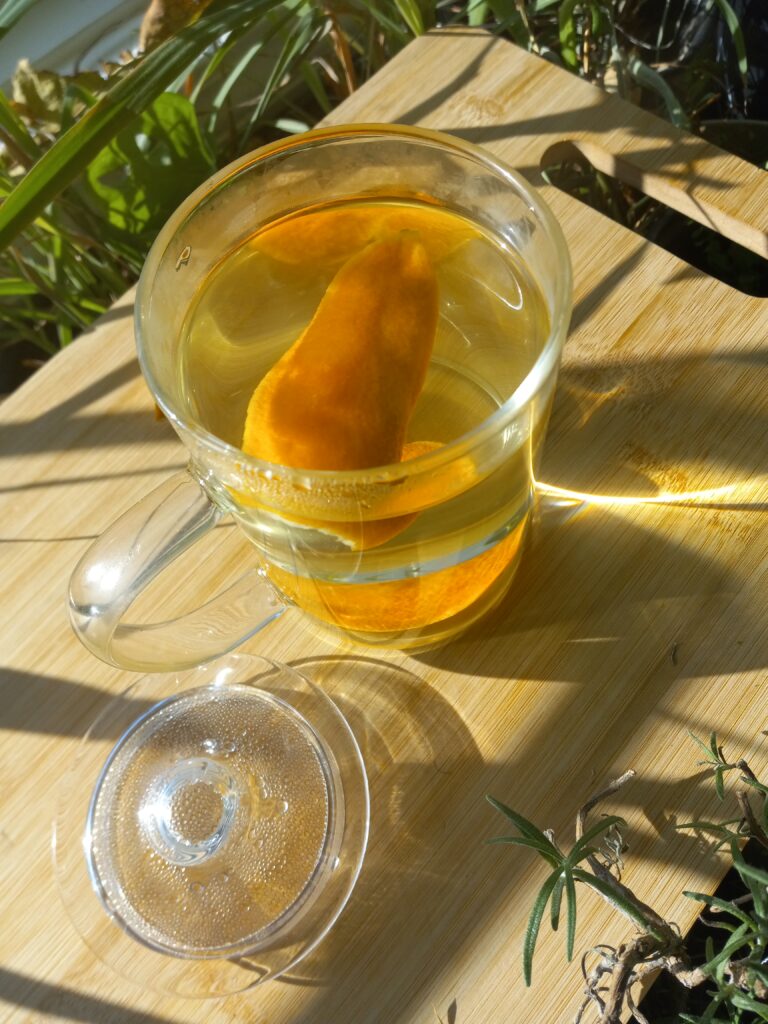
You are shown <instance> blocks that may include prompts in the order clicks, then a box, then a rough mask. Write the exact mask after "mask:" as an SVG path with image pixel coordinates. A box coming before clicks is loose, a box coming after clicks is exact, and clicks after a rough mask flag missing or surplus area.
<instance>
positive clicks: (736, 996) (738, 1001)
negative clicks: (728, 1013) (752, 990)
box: [730, 989, 768, 1020]
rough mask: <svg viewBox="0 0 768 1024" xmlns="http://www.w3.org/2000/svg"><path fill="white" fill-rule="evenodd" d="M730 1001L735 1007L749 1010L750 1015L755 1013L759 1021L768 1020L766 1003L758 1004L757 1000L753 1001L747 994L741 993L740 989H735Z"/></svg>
mask: <svg viewBox="0 0 768 1024" xmlns="http://www.w3.org/2000/svg"><path fill="white" fill-rule="evenodd" d="M730 1001H731V1003H732V1004H733V1005H734V1006H738V1008H739V1009H740V1010H749V1011H750V1013H754V1014H755V1015H756V1016H757V1017H758V1019H759V1020H768V1006H766V1004H765V1003H760V1002H758V1000H757V999H753V998H752V996H750V995H747V993H746V992H739V990H738V989H734V990H733V991H732V992H731V995H730Z"/></svg>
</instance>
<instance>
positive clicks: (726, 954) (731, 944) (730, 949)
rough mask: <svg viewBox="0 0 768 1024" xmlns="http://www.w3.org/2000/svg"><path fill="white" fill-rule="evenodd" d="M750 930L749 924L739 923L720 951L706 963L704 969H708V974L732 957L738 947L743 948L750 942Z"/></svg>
mask: <svg viewBox="0 0 768 1024" xmlns="http://www.w3.org/2000/svg"><path fill="white" fill-rule="evenodd" d="M749 932H750V929H749V928H748V927H747V925H745V924H741V925H739V927H738V928H737V929H736V931H735V932H734V933H733V935H732V936H731V937H730V939H728V941H727V942H726V944H725V945H724V946H723V948H722V949H721V950H720V952H719V953H716V954H715V955H714V956H713V957H711V958H710V959H709V960H708V961H707V963H705V964H704V966H703V967H702V970H703V971H706V972H707V974H713V973H714V972H715V971H716V969H717V968H718V967H719V966H720V964H724V963H726V961H727V960H729V959H730V956H731V954H732V953H735V952H736V950H737V949H741V947H742V946H744V945H746V944H747V943H748V942H749V938H750V936H749Z"/></svg>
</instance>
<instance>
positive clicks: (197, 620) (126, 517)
mask: <svg viewBox="0 0 768 1024" xmlns="http://www.w3.org/2000/svg"><path fill="white" fill-rule="evenodd" d="M224 514H225V513H224V512H223V511H222V509H220V508H219V507H218V506H217V505H215V504H214V503H213V502H212V501H211V499H210V498H209V497H208V495H207V494H206V493H205V492H204V491H203V489H202V488H201V487H200V485H199V484H198V483H197V482H196V481H195V480H194V479H192V477H190V475H189V474H188V473H187V472H186V470H185V471H183V472H181V473H176V474H175V475H174V476H172V477H171V478H170V479H169V480H166V481H165V483H163V484H161V485H160V486H159V487H156V488H155V490H153V491H151V492H150V493H149V494H148V495H147V496H146V497H144V498H142V499H141V501H139V502H138V503H137V504H136V505H134V506H133V507H132V508H130V509H128V511H127V512H125V513H124V514H123V515H122V516H120V518H119V519H116V520H115V522H114V523H112V525H111V526H110V527H109V528H108V529H107V530H106V531H105V532H104V533H103V534H102V535H101V536H100V537H99V538H98V539H97V540H96V541H94V542H93V544H92V545H91V546H90V547H89V548H88V550H87V551H86V552H85V554H84V555H83V557H82V558H81V559H80V561H79V562H78V563H77V565H76V566H75V570H74V572H73V573H72V577H71V579H70V583H69V615H70V620H71V622H72V628H73V629H74V631H75V633H76V634H77V636H78V637H79V638H80V640H81V641H82V642H83V643H84V644H85V646H86V647H87V648H88V650H89V651H91V652H92V653H93V654H95V655H96V656H97V657H99V658H101V659H102V661H106V662H108V663H109V664H110V665H117V666H118V667H119V668H127V669H133V670H134V671H141V672H157V671H168V670H173V669H182V668H190V667H192V666H194V665H199V664H201V663H202V662H205V661H210V660H211V659H212V658H215V657H218V656H219V655H220V654H225V653H226V652H227V651H231V650H232V649H233V648H234V647H237V646H238V645H239V644H241V643H243V641H245V640H247V639H248V637H250V636H252V635H253V634H254V633H257V632H258V631H259V630H260V629H262V628H263V627H264V626H266V625H267V624H268V623H270V622H272V620H273V619H276V618H277V617H278V616H279V615H281V614H282V613H283V612H284V611H285V607H286V605H285V604H284V603H283V602H282V601H281V599H280V598H279V596H278V595H277V593H276V592H275V590H274V589H273V588H272V586H271V584H270V583H269V582H268V580H267V579H266V574H265V573H264V570H263V569H250V570H249V571H248V572H246V573H245V574H244V575H243V576H241V577H240V579H238V580H237V581H236V582H235V583H233V584H232V585H231V586H230V587H228V588H227V589H226V590H223V591H222V592H221V593H220V594H217V595H216V596H215V597H214V598H212V599H211V600H210V601H208V602H207V603H206V604H204V605H202V607H200V608H197V609H195V611H192V612H189V613H188V614H187V615H181V616H179V617H178V618H175V619H169V620H167V621H166V622H157V623H151V624H148V625H132V624H130V623H126V622H123V616H124V615H125V613H126V612H127V610H128V609H129V607H130V606H131V605H132V604H133V602H134V600H135V599H136V598H137V597H138V596H139V594H140V593H141V592H142V590H144V588H145V587H146V586H147V584H148V583H150V581H151V580H153V579H154V578H155V577H156V576H157V575H158V574H159V573H161V572H162V571H163V569H165V568H166V567H167V566H169V565H170V564H171V563H172V562H173V561H174V560H175V559H176V558H177V557H178V556H179V555H180V554H181V553H182V552H183V551H185V550H186V549H187V548H188V547H190V546H191V545H192V544H194V543H195V541H197V540H199V539H200V538H201V537H202V536H203V535H204V534H206V533H207V532H208V531H209V530H211V529H213V527H214V526H215V525H216V524H217V523H218V522H219V520H220V519H221V518H222V517H223V515H224Z"/></svg>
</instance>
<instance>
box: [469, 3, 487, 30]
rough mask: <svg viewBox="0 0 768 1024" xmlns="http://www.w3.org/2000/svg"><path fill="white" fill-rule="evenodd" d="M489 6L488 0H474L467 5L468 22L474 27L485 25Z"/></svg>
mask: <svg viewBox="0 0 768 1024" xmlns="http://www.w3.org/2000/svg"><path fill="white" fill-rule="evenodd" d="M489 7H490V5H489V3H488V0H473V2H472V3H470V4H469V5H468V7H467V22H468V23H469V24H470V25H471V26H472V27H473V28H479V27H480V26H481V25H484V24H485V23H486V21H487V20H488V14H489Z"/></svg>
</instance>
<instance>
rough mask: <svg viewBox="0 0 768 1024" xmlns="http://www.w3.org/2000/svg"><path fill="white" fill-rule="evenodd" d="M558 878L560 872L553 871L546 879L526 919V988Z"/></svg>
mask: <svg viewBox="0 0 768 1024" xmlns="http://www.w3.org/2000/svg"><path fill="white" fill-rule="evenodd" d="M559 877H560V871H559V869H558V870H555V871H553V872H552V874H551V875H550V876H549V877H548V878H547V880H546V882H545V883H544V885H542V887H541V889H539V894H538V896H537V897H536V900H535V902H534V904H533V909H532V910H531V916H530V917H529V918H528V927H527V928H526V930H525V940H524V942H523V977H524V978H525V984H526V985H528V986H530V984H531V975H532V972H533V954H534V952H535V950H536V940H537V938H538V937H539V927H540V926H541V919H542V917H543V916H544V911H545V910H546V909H547V903H548V902H549V897H550V896H551V894H552V890H553V889H554V888H555V886H556V885H557V881H558V879H559Z"/></svg>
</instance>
